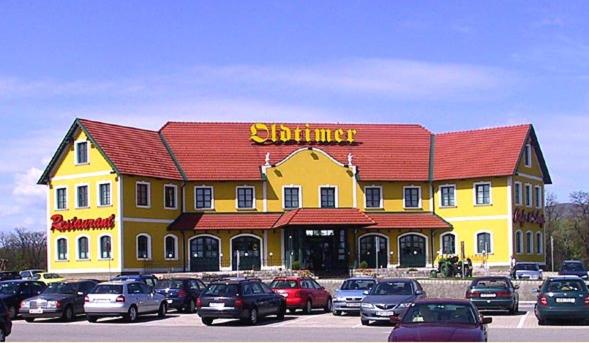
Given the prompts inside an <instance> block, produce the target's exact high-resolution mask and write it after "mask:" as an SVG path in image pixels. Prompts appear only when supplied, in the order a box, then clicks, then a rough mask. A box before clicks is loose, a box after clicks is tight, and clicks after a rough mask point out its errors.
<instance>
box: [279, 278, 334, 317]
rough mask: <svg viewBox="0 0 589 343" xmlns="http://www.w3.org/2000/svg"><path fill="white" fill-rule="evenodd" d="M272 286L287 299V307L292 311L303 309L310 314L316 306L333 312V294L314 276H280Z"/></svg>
mask: <svg viewBox="0 0 589 343" xmlns="http://www.w3.org/2000/svg"><path fill="white" fill-rule="evenodd" d="M270 288H272V290H273V291H274V292H276V293H278V294H280V295H282V296H283V297H284V298H285V299H286V308H288V310H289V312H290V313H294V312H295V311H296V310H297V309H302V310H303V312H304V313H306V314H309V313H311V311H312V310H313V309H314V308H321V309H323V310H324V311H325V312H331V307H332V299H331V294H330V293H329V292H328V291H327V290H325V287H323V286H321V285H319V284H318V283H317V281H315V280H313V279H312V278H305V277H296V276H289V277H278V278H275V279H274V280H273V281H272V282H271V283H270Z"/></svg>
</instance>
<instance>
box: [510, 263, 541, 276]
mask: <svg viewBox="0 0 589 343" xmlns="http://www.w3.org/2000/svg"><path fill="white" fill-rule="evenodd" d="M542 274H543V273H542V269H540V265H539V264H538V263H535V262H517V263H516V264H515V266H513V270H512V272H511V276H512V278H514V279H517V280H519V279H527V280H542V278H543V275H542Z"/></svg>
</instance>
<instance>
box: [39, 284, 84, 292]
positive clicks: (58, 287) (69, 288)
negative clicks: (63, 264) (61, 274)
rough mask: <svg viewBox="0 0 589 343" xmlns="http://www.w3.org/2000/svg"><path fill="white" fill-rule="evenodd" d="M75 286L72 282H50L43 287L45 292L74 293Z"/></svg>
mask: <svg viewBox="0 0 589 343" xmlns="http://www.w3.org/2000/svg"><path fill="white" fill-rule="evenodd" d="M76 290H77V287H76V285H75V284H72V283H65V282H60V283H52V284H49V286H47V289H45V292H43V293H45V294H74V293H76Z"/></svg>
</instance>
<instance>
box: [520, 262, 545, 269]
mask: <svg viewBox="0 0 589 343" xmlns="http://www.w3.org/2000/svg"><path fill="white" fill-rule="evenodd" d="M515 270H540V267H539V266H538V265H537V264H535V263H525V264H516V265H515Z"/></svg>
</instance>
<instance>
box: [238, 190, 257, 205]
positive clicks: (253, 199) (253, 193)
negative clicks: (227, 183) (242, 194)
mask: <svg viewBox="0 0 589 343" xmlns="http://www.w3.org/2000/svg"><path fill="white" fill-rule="evenodd" d="M246 188H251V190H252V207H239V190H240V189H246ZM235 208H236V209H238V210H255V209H256V186H253V185H241V186H235Z"/></svg>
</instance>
